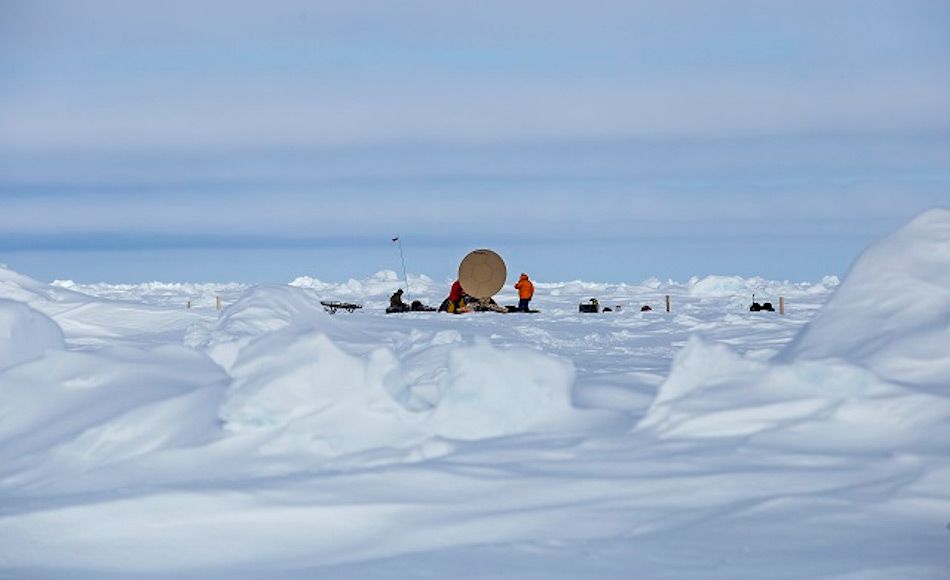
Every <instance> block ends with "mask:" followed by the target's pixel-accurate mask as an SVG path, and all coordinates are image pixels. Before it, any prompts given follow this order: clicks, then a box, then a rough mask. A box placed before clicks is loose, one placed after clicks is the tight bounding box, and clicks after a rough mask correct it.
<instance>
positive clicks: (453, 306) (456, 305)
mask: <svg viewBox="0 0 950 580" xmlns="http://www.w3.org/2000/svg"><path fill="white" fill-rule="evenodd" d="M463 294H464V291H463V290H462V283H461V282H459V281H458V280H456V281H455V283H454V284H452V289H451V290H449V312H451V313H453V314H458V313H459V312H460V311H461V309H462V295H463Z"/></svg>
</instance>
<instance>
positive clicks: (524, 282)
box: [515, 272, 534, 312]
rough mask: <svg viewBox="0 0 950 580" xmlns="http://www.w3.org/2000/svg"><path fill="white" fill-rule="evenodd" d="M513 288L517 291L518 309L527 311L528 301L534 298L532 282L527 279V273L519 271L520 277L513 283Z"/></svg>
mask: <svg viewBox="0 0 950 580" xmlns="http://www.w3.org/2000/svg"><path fill="white" fill-rule="evenodd" d="M515 290H517V291H518V310H520V311H522V312H527V311H528V303H529V302H531V299H532V298H534V284H532V283H531V280H528V275H527V274H525V273H524V272H522V273H521V278H520V279H519V280H518V283H517V284H515Z"/></svg>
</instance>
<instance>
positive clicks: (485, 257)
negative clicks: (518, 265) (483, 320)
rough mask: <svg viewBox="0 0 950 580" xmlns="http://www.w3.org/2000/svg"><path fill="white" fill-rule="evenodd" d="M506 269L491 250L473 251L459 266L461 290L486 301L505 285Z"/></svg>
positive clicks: (503, 263)
mask: <svg viewBox="0 0 950 580" xmlns="http://www.w3.org/2000/svg"><path fill="white" fill-rule="evenodd" d="M507 275H508V269H507V268H505V261H504V260H502V259H501V256H499V255H498V254H496V253H495V252H493V251H491V250H474V251H472V252H469V254H468V255H467V256H465V258H464V259H463V260H462V263H461V264H459V283H460V284H462V290H465V293H466V294H468V295H469V296H472V297H474V298H482V299H488V298H491V297H492V296H494V295H495V294H497V293H498V291H499V290H501V288H502V286H504V285H505V277H506V276H507Z"/></svg>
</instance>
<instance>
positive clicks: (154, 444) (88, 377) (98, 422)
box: [0, 345, 228, 481]
mask: <svg viewBox="0 0 950 580" xmlns="http://www.w3.org/2000/svg"><path fill="white" fill-rule="evenodd" d="M227 380H228V378H227V376H226V375H225V374H224V373H223V372H222V371H221V369H220V368H219V367H218V366H217V365H215V364H213V363H212V362H211V361H210V360H208V358H207V357H206V356H204V355H203V354H201V353H198V352H195V351H194V350H191V349H188V348H185V347H182V346H173V345H168V346H162V347H157V348H154V349H150V350H143V349H136V348H129V347H121V348H106V349H101V350H97V351H94V352H72V351H50V352H48V353H47V355H46V356H45V357H44V358H42V359H40V360H36V361H33V362H29V363H25V364H21V365H18V366H16V367H13V368H9V369H7V370H5V371H2V372H0V393H3V400H4V404H3V405H0V441H3V445H2V446H0V449H2V451H0V480H2V479H3V475H4V473H5V472H7V471H10V472H19V473H18V475H17V477H19V478H22V479H23V481H29V480H31V479H33V478H34V477H35V478H38V479H39V480H45V479H48V476H49V475H50V472H70V471H72V470H74V469H80V470H85V469H89V468H92V467H98V466H101V465H104V464H108V463H112V462H115V461H119V460H123V459H127V458H129V457H134V456H138V455H142V454H145V453H149V452H154V451H156V450H158V449H161V448H165V447H174V446H183V445H194V444H197V443H202V442H205V441H207V440H210V439H211V438H214V437H215V436H217V435H219V434H220V427H219V425H218V422H217V418H216V414H215V411H216V409H217V407H218V406H219V405H220V404H221V400H222V397H223V395H224V389H225V386H226V384H227Z"/></svg>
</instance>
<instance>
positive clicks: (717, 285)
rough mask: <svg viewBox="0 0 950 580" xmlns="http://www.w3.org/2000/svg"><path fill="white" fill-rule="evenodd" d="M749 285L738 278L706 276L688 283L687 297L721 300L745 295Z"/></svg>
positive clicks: (744, 280)
mask: <svg viewBox="0 0 950 580" xmlns="http://www.w3.org/2000/svg"><path fill="white" fill-rule="evenodd" d="M748 289H749V284H748V283H747V281H746V279H745V278H741V277H739V276H706V277H705V278H703V279H701V280H700V279H697V278H692V279H690V281H689V295H690V296H694V297H697V298H721V297H725V296H735V295H737V294H747V293H748V292H747V291H748Z"/></svg>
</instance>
